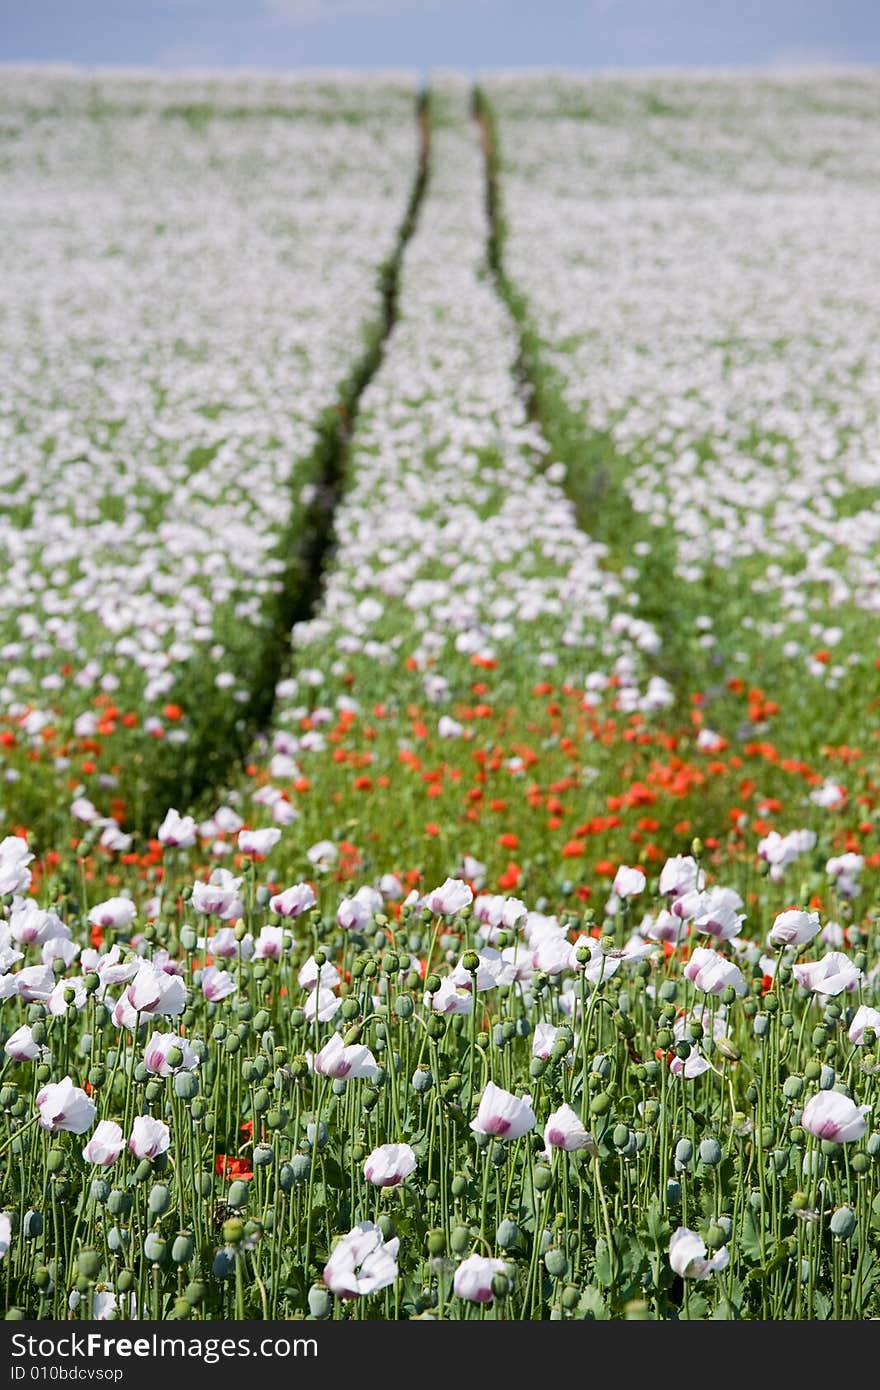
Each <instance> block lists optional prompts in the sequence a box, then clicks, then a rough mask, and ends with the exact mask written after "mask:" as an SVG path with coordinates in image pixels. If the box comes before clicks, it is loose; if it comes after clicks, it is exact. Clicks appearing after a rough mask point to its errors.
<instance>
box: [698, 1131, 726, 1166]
mask: <svg viewBox="0 0 880 1390" xmlns="http://www.w3.org/2000/svg"><path fill="white" fill-rule="evenodd" d="M700 1162H701V1163H705V1165H706V1167H707V1168H714V1167H715V1166H716V1165H717V1164H719V1163H720V1162H721V1145H720V1144H719V1142H718V1140H717V1139H713V1138H707V1139H703V1140H702V1141H701V1143H700Z"/></svg>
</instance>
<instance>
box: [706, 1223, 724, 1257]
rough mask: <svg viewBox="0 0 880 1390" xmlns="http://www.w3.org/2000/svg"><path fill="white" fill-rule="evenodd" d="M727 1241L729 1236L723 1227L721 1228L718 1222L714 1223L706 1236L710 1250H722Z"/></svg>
mask: <svg viewBox="0 0 880 1390" xmlns="http://www.w3.org/2000/svg"><path fill="white" fill-rule="evenodd" d="M726 1240H727V1236H726V1235H725V1233H724V1229H723V1227H721V1226H719V1225H718V1223H717V1222H713V1223H712V1225H711V1226H710V1227H709V1229H708V1231H707V1232H706V1236H705V1241H706V1245H707V1247H708V1248H709V1249H710V1250H720V1249H721V1247H722V1245H723V1244H724V1242H725V1241H726Z"/></svg>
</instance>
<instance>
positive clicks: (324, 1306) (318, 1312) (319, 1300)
mask: <svg viewBox="0 0 880 1390" xmlns="http://www.w3.org/2000/svg"><path fill="white" fill-rule="evenodd" d="M332 1307H333V1299H332V1298H331V1296H330V1291H329V1290H328V1289H325V1288H324V1286H323V1284H313V1285H312V1287H311V1288H310V1289H309V1312H310V1313H311V1315H312V1317H313V1318H326V1317H329V1315H330V1310H331V1309H332Z"/></svg>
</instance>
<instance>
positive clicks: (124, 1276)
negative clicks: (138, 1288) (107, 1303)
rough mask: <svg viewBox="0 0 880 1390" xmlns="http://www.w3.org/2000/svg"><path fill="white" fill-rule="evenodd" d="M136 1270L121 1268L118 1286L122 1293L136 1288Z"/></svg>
mask: <svg viewBox="0 0 880 1390" xmlns="http://www.w3.org/2000/svg"><path fill="white" fill-rule="evenodd" d="M134 1283H135V1278H134V1270H132V1269H121V1270H120V1271H119V1273H118V1274H117V1276H116V1287H117V1289H118V1290H119V1292H120V1293H130V1292H131V1290H132V1289H133V1288H134Z"/></svg>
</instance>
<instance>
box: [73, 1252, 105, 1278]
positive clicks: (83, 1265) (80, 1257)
mask: <svg viewBox="0 0 880 1390" xmlns="http://www.w3.org/2000/svg"><path fill="white" fill-rule="evenodd" d="M76 1268H77V1272H78V1274H79V1275H80V1277H81V1278H83V1279H87V1280H93V1279H97V1277H98V1275H99V1273H100V1272H101V1256H100V1255H99V1253H98V1251H97V1250H80V1251H79V1253H78V1254H77V1257H76Z"/></svg>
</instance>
